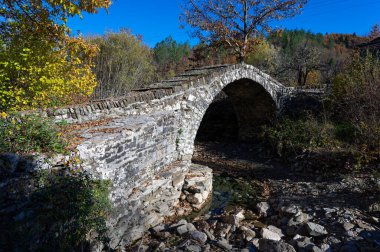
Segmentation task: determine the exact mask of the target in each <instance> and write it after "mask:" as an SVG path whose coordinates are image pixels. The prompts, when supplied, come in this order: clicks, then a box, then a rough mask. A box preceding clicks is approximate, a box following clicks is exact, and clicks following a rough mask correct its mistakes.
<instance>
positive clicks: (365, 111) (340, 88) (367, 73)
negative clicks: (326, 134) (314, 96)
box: [330, 52, 380, 151]
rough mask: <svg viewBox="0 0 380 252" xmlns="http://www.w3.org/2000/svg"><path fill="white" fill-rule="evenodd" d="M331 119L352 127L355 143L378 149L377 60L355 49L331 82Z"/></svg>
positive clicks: (379, 97)
mask: <svg viewBox="0 0 380 252" xmlns="http://www.w3.org/2000/svg"><path fill="white" fill-rule="evenodd" d="M330 99H331V101H332V104H331V108H330V109H331V110H332V114H333V118H332V119H333V120H335V121H342V122H345V123H346V124H350V125H352V126H353V127H354V128H355V132H356V135H355V143H356V144H358V145H367V146H368V148H369V149H373V150H376V149H377V150H378V151H379V149H380V60H379V58H378V57H377V56H376V55H373V54H371V53H366V54H365V55H364V56H363V55H361V54H360V53H359V52H355V53H354V54H353V55H352V56H351V61H350V62H349V63H348V64H347V66H346V69H345V71H344V72H343V73H342V74H341V75H339V76H338V77H337V78H336V79H335V81H334V85H333V93H332V95H331V98H330Z"/></svg>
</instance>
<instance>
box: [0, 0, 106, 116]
mask: <svg viewBox="0 0 380 252" xmlns="http://www.w3.org/2000/svg"><path fill="white" fill-rule="evenodd" d="M109 5H110V1H109V0H92V1H84V0H50V1H47V0H46V1H35V0H2V1H1V5H0V17H1V19H0V20H1V23H0V26H1V30H0V101H1V103H0V111H14V110H25V109H34V108H45V107H50V106H56V105H64V104H68V103H73V102H79V101H82V100H84V99H86V98H87V97H88V96H89V95H90V94H91V93H92V91H93V89H94V87H95V85H96V78H95V75H94V74H93V73H92V71H91V67H92V64H93V58H94V56H95V55H96V52H97V48H96V46H93V45H90V44H88V43H86V42H85V41H84V39H83V38H81V37H73V36H71V34H70V30H69V28H68V27H67V26H66V22H67V20H68V18H70V17H73V16H76V15H81V13H82V12H89V13H96V12H97V10H98V8H102V7H104V8H107V7H108V6H109Z"/></svg>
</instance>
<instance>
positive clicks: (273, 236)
mask: <svg viewBox="0 0 380 252" xmlns="http://www.w3.org/2000/svg"><path fill="white" fill-rule="evenodd" d="M260 234H261V237H262V238H264V239H267V240H272V241H279V240H281V236H280V235H279V234H277V233H275V232H273V231H271V230H269V229H267V228H263V229H261V231H260Z"/></svg>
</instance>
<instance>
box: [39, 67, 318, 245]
mask: <svg viewBox="0 0 380 252" xmlns="http://www.w3.org/2000/svg"><path fill="white" fill-rule="evenodd" d="M222 91H223V92H224V93H225V94H227V96H228V97H229V99H230V100H231V102H232V105H233V108H234V110H235V113H236V117H237V121H238V126H239V137H240V138H241V139H249V138H250V137H251V136H252V134H254V129H255V127H256V125H257V124H258V123H260V122H262V121H263V120H268V119H269V118H270V117H273V116H275V114H276V113H277V114H278V113H281V111H283V110H284V109H286V106H287V104H289V101H290V100H292V99H293V98H294V97H296V96H297V94H298V93H300V92H301V91H297V90H295V89H292V88H288V87H285V86H283V85H282V84H281V83H279V82H277V81H276V80H274V79H273V78H271V77H270V76H268V75H267V74H265V73H263V72H261V71H259V70H258V69H256V68H254V67H253V66H250V65H246V64H238V65H224V66H215V67H206V68H200V69H192V70H189V71H187V72H185V73H184V74H182V75H179V76H177V77H174V78H173V79H171V80H168V81H164V82H162V83H158V84H154V85H152V86H151V87H149V88H147V89H141V90H135V91H132V92H130V93H129V94H128V95H127V96H125V97H120V98H115V99H109V100H101V101H95V102H92V103H89V104H84V105H78V106H75V107H69V108H61V109H56V110H48V111H46V116H48V117H52V118H54V120H56V121H62V120H65V121H67V122H69V123H81V124H82V125H89V126H88V127H81V130H77V132H76V134H78V135H79V136H80V138H81V139H82V141H81V142H80V143H79V144H78V145H77V147H76V149H77V154H78V155H79V156H80V158H81V160H82V161H83V167H85V169H86V170H87V171H88V172H90V173H91V174H93V175H94V176H96V177H97V178H100V179H109V180H111V181H112V184H113V186H112V189H111V194H110V199H111V202H112V204H113V212H112V215H111V217H110V219H109V226H110V228H111V232H110V235H111V245H113V246H116V245H117V244H124V243H129V242H131V241H133V240H134V239H136V238H138V237H141V235H142V234H143V232H144V231H145V230H146V229H148V228H149V227H152V226H154V225H157V224H159V223H160V222H161V221H162V220H163V218H164V217H166V216H170V215H173V214H174V213H175V211H176V210H175V206H176V205H178V202H179V198H180V195H181V190H182V187H183V185H184V180H185V177H186V174H188V172H189V169H190V167H191V158H192V154H193V150H194V140H195V136H196V134H197V131H198V128H199V125H200V123H201V121H202V118H203V116H204V114H205V112H206V110H207V108H208V107H209V105H210V104H211V103H212V102H213V100H214V99H215V97H217V95H218V94H219V93H221V92H222ZM314 93H318V92H317V91H315V92H314ZM94 122H98V123H94Z"/></svg>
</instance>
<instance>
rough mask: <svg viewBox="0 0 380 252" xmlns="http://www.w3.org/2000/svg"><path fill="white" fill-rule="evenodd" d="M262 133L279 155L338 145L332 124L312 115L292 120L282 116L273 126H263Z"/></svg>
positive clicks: (330, 147)
mask: <svg viewBox="0 0 380 252" xmlns="http://www.w3.org/2000/svg"><path fill="white" fill-rule="evenodd" d="M263 134H264V137H265V138H267V139H269V142H270V143H271V144H272V145H273V146H274V147H275V148H276V151H277V152H278V154H280V155H290V154H299V153H301V152H303V151H306V150H310V149H316V148H329V149H332V148H335V147H338V146H339V142H338V141H337V140H336V139H335V137H334V126H333V125H332V124H331V123H329V122H322V121H319V120H318V119H316V118H314V117H312V116H308V117H306V118H301V119H294V120H292V119H289V118H284V119H282V120H281V121H279V122H277V123H276V124H275V125H274V126H264V128H263Z"/></svg>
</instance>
